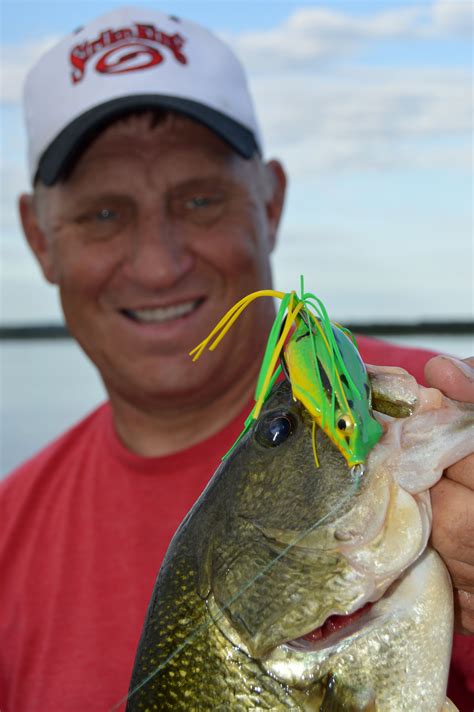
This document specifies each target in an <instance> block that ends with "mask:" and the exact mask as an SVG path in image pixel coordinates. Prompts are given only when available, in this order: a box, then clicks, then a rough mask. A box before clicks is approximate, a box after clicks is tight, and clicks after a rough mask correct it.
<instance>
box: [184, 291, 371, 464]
mask: <svg viewBox="0 0 474 712" xmlns="http://www.w3.org/2000/svg"><path fill="white" fill-rule="evenodd" d="M264 296H269V297H274V298H277V299H280V300H281V304H280V308H279V310H278V313H277V315H276V317H275V320H274V322H273V326H272V329H271V331H270V335H269V337H268V342H267V346H266V349H265V354H264V357H263V360H262V365H261V368H260V373H259V377H258V381H257V386H256V390H255V406H254V407H253V409H252V411H251V413H250V415H249V416H248V418H247V419H246V421H245V427H244V430H243V433H245V432H246V431H247V430H248V428H249V427H250V425H251V423H252V421H253V420H255V419H257V418H258V416H259V414H260V411H261V408H262V405H263V403H264V402H265V400H266V398H267V396H268V394H269V393H270V391H271V389H272V386H273V384H274V383H275V381H276V380H277V378H278V377H279V375H280V374H281V372H282V370H283V372H284V374H285V376H286V377H287V378H288V380H289V381H290V384H291V388H292V393H293V397H294V398H295V399H296V400H298V401H300V402H301V403H302V405H303V406H304V407H305V408H306V409H307V410H308V412H309V413H310V414H311V416H312V417H313V424H314V425H313V449H314V456H315V461H316V464H318V456H317V452H316V438H315V427H316V425H317V426H319V427H320V428H321V429H322V430H323V431H324V432H325V433H326V435H327V436H328V437H329V438H330V439H331V440H332V442H333V443H334V444H335V445H336V447H337V448H338V449H339V451H340V452H341V453H342V455H343V456H344V458H345V459H346V461H347V464H348V466H349V467H351V468H353V467H357V466H363V464H364V462H365V460H366V458H367V455H368V453H369V451H370V450H371V449H372V447H373V446H374V445H375V444H376V442H377V441H378V440H379V439H380V437H381V435H382V426H381V425H380V423H379V422H378V421H377V420H376V419H375V418H374V417H373V416H372V408H371V387H370V381H369V377H368V374H367V371H366V368H365V365H364V363H363V361H362V359H361V357H360V355H359V351H358V348H357V344H356V341H355V339H354V337H353V336H352V334H351V333H350V331H349V330H348V329H345V328H344V327H342V326H340V325H339V324H335V323H332V322H331V321H330V319H329V317H328V314H327V311H326V309H325V307H324V304H323V303H322V302H321V300H320V299H318V298H317V297H316V296H315V295H314V294H311V293H310V292H305V290H304V282H303V278H301V295H300V296H299V297H298V296H297V294H296V292H294V291H293V292H288V293H285V292H279V291H276V290H272V289H266V290H261V291H258V292H253V293H252V294H249V295H247V296H246V297H244V298H243V299H241V300H240V301H239V302H237V304H235V305H234V306H233V307H232V308H231V309H230V310H229V311H228V312H227V313H226V314H225V315H224V316H223V318H222V319H221V320H220V321H219V323H218V324H217V325H216V326H215V328H214V329H213V330H212V331H211V333H210V334H209V336H208V337H207V338H206V339H204V341H202V342H201V343H200V344H198V346H196V347H195V348H194V349H193V350H192V351H191V352H190V355H191V356H193V360H194V361H195V360H196V359H198V358H199V357H200V355H201V354H202V353H203V351H204V350H205V349H206V347H208V348H209V350H210V351H213V350H214V349H215V348H216V347H217V346H218V344H219V342H220V341H221V339H222V338H223V337H224V336H225V334H226V333H227V331H228V330H229V329H230V327H231V326H232V325H233V323H234V322H235V321H236V319H237V318H238V317H239V316H240V314H241V313H242V312H243V311H244V309H245V308H246V307H247V306H248V305H249V304H250V303H251V302H253V301H254V300H255V299H257V298H259V297H264ZM211 342H212V343H211ZM243 433H242V434H241V436H242V435H243ZM241 436H240V437H241ZM239 439H240V438H239ZM237 442H238V441H237ZM234 447H235V445H234ZM232 449H233V448H232Z"/></svg>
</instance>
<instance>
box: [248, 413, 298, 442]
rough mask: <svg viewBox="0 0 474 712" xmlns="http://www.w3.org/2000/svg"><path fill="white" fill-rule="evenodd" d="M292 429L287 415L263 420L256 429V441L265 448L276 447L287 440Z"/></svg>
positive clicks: (291, 423)
mask: <svg viewBox="0 0 474 712" xmlns="http://www.w3.org/2000/svg"><path fill="white" fill-rule="evenodd" d="M293 429H294V426H293V421H292V420H291V418H289V417H288V416H287V415H277V416H272V417H271V418H269V419H265V420H264V421H263V422H262V423H261V424H260V426H259V427H258V429H257V432H256V436H257V440H258V441H259V443H260V444H261V445H264V446H265V447H278V446H279V445H281V444H282V443H284V442H285V440H287V438H289V436H290V435H291V434H292V432H293Z"/></svg>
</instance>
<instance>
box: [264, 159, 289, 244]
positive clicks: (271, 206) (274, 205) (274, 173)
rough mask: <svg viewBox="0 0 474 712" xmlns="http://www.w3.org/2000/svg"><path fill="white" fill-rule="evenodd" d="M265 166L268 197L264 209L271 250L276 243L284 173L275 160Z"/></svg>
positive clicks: (284, 181) (283, 189) (282, 200)
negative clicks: (268, 187)
mask: <svg viewBox="0 0 474 712" xmlns="http://www.w3.org/2000/svg"><path fill="white" fill-rule="evenodd" d="M265 168H266V171H267V176H268V181H269V183H270V190H269V193H270V197H269V199H268V200H267V202H266V209H267V219H268V227H269V233H268V235H269V239H270V247H271V249H272V250H273V249H274V247H275V244H276V238H277V232H278V226H279V224H280V219H281V216H282V213H283V205H284V203H285V193H286V173H285V171H284V168H283V166H282V165H281V163H280V162H279V161H276V160H273V161H269V162H268V163H267V164H266V166H265Z"/></svg>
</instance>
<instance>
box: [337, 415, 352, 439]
mask: <svg viewBox="0 0 474 712" xmlns="http://www.w3.org/2000/svg"><path fill="white" fill-rule="evenodd" d="M336 425H337V429H338V430H340V431H341V433H344V435H349V434H350V433H352V431H353V430H354V421H353V420H352V418H350V417H349V416H348V415H341V416H340V417H339V418H338V419H337V423H336Z"/></svg>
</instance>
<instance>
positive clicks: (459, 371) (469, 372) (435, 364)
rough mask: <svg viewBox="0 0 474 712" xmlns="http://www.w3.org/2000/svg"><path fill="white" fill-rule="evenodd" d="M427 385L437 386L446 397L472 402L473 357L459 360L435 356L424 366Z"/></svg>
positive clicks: (473, 385) (473, 395)
mask: <svg viewBox="0 0 474 712" xmlns="http://www.w3.org/2000/svg"><path fill="white" fill-rule="evenodd" d="M425 378H426V381H427V383H428V385H430V386H433V387H434V388H438V389H439V390H440V391H442V392H443V393H444V394H445V395H446V396H448V398H452V399H453V400H458V401H464V402H467V403H473V402H474V357H471V358H466V359H464V360H462V361H461V360H459V359H456V358H452V357H449V356H435V357H434V358H432V359H430V360H429V361H428V363H427V364H426V366H425Z"/></svg>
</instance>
